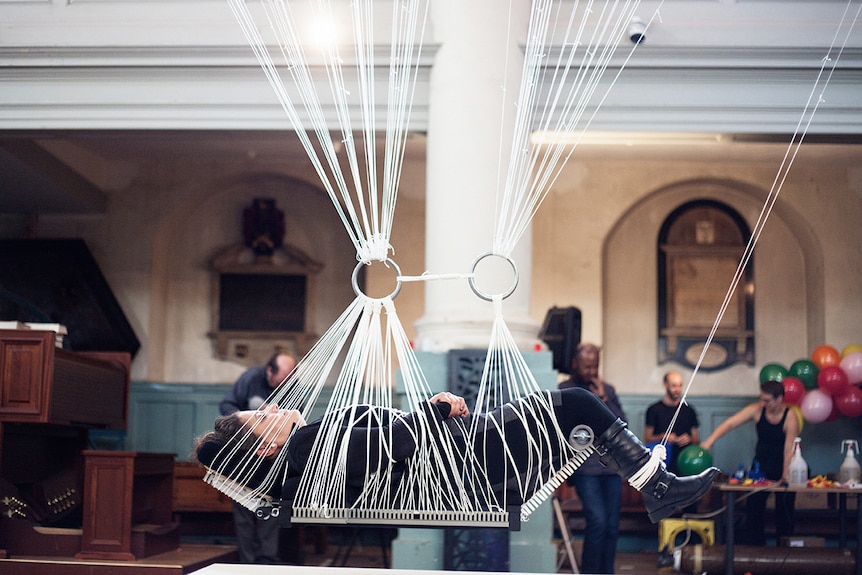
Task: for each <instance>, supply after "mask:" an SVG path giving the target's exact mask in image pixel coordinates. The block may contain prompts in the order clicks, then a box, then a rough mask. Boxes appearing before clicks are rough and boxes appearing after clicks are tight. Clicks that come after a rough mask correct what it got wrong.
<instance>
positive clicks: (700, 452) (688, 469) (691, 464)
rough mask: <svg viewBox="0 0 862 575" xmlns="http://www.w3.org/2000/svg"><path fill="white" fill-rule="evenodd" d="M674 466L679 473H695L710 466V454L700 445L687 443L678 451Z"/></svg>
mask: <svg viewBox="0 0 862 575" xmlns="http://www.w3.org/2000/svg"><path fill="white" fill-rule="evenodd" d="M676 466H677V468H678V469H679V473H680V475H697V474H698V473H700V472H701V471H705V470H707V469H709V468H710V467H712V454H711V453H710V452H709V451H707V450H706V449H704V448H703V447H701V446H700V445H689V446H688V447H686V448H685V449H683V450H682V451H680V452H679V459H677V460H676Z"/></svg>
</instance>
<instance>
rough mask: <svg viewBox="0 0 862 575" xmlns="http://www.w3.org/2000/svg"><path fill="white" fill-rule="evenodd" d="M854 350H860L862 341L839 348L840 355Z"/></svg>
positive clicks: (861, 349)
mask: <svg viewBox="0 0 862 575" xmlns="http://www.w3.org/2000/svg"><path fill="white" fill-rule="evenodd" d="M855 351H862V343H851V344H849V345H845V346H844V349H842V350H841V357H844V356H846V355H848V354H851V353H853V352H855Z"/></svg>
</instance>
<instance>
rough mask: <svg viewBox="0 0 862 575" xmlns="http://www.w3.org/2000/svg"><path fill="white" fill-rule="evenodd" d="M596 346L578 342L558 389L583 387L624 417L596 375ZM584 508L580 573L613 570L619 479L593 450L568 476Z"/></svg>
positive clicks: (613, 394)
mask: <svg viewBox="0 0 862 575" xmlns="http://www.w3.org/2000/svg"><path fill="white" fill-rule="evenodd" d="M599 355H600V350H599V347H598V346H596V345H594V344H591V343H582V344H580V345H578V348H577V350H576V351H575V356H574V357H573V358H572V377H571V379H568V380H566V381H564V382H562V383H561V384H560V389H564V388H567V387H582V388H584V389H587V390H589V391H591V392H593V393H594V394H595V395H597V396H598V397H599V399H601V400H602V401H603V402H604V403H605V405H607V406H608V409H610V410H611V412H613V414H614V415H616V416H617V417H619V418H620V419H621V420H623V421H625V419H626V416H625V413H624V412H623V408H622V406H621V405H620V402H619V399H618V398H617V392H616V390H615V389H614V387H613V386H612V385H611V384H609V383H608V382H606V381H603V380H602V379H601V378H600V377H599ZM568 481H569V485H574V486H575V489H576V490H577V492H578V497H579V498H580V499H581V504H582V505H583V509H584V519H586V528H585V529H584V551H583V555H582V557H581V572H583V573H614V559H615V558H616V554H617V540H618V539H619V534H620V508H621V507H622V480H621V479H620V476H619V475H617V474H616V473H615V472H614V471H612V470H611V469H608V468H607V467H605V466H604V465H602V464H601V462H600V461H599V456H598V454H596V453H594V454H592V455H591V456H590V457H589V458H588V459H587V460H586V461H585V462H584V463H583V464H582V465H581V466H580V467H579V468H578V469H577V471H575V473H574V475H572V476H571V477H569V480H568Z"/></svg>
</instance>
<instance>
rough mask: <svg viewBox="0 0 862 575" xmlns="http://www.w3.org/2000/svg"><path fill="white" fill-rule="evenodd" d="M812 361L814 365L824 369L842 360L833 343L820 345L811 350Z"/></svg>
mask: <svg viewBox="0 0 862 575" xmlns="http://www.w3.org/2000/svg"><path fill="white" fill-rule="evenodd" d="M811 361H813V362H814V365H816V366H817V367H819V368H820V369H823V368H824V367H827V366H830V365H838V362H840V361H841V354H840V353H839V352H838V350H837V349H835V348H834V347H832V346H831V345H826V344H823V345H818V346H817V347H815V348H814V351H812V352H811Z"/></svg>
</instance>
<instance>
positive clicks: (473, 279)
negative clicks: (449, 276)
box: [467, 252, 519, 301]
mask: <svg viewBox="0 0 862 575" xmlns="http://www.w3.org/2000/svg"><path fill="white" fill-rule="evenodd" d="M490 256H497V257H500V258H503V259H505V260H506V261H507V262H509V265H510V266H512V273H513V274H514V276H515V279H514V281H513V282H512V286H511V287H510V288H509V290H508V291H506V292H504V293H503V294H502V298H503V299H506V298H507V297H509V296H510V295H512V293H514V291H515V288H517V287H518V280H519V276H518V268H517V266H515V262H514V261H512V258H510V257H508V256H502V255H500V254H495V253H494V252H485V253H484V254H482V255H480V256H479V257H477V258H476V260H475V261H474V262H473V267H472V268H470V277H469V278H468V279H467V281H468V282H469V283H470V289H472V290H473V293H474V294H476V295H477V296H479V297H480V298H482V299H483V300H485V301H494V298H493V296H491V295H488V294H486V293H485V292H483V291H482V290H480V289H479V288H478V287H477V286H476V276H475V274H476V267H477V266H478V265H479V262H481V261H482V260H484V259H485V258H487V257H490Z"/></svg>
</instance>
